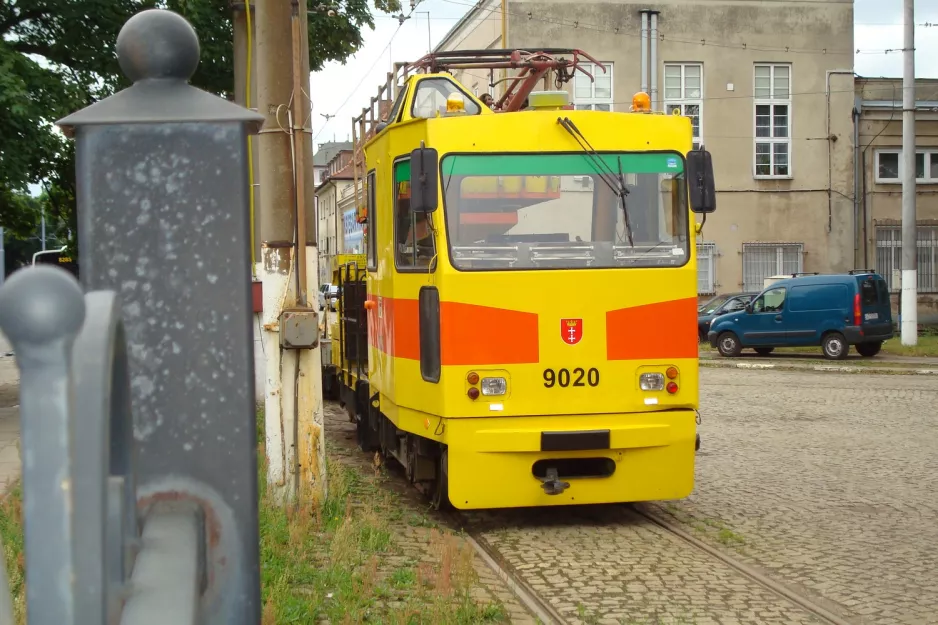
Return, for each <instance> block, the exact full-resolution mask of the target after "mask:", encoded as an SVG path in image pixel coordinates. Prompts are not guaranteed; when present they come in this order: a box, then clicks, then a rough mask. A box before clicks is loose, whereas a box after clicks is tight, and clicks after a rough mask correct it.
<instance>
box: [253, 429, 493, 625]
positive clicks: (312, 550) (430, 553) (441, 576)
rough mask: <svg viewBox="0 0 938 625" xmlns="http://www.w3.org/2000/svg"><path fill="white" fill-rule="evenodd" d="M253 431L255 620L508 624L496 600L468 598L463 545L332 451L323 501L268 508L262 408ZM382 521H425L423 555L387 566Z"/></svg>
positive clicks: (389, 556)
mask: <svg viewBox="0 0 938 625" xmlns="http://www.w3.org/2000/svg"><path fill="white" fill-rule="evenodd" d="M258 438H259V441H261V452H262V453H260V454H259V458H260V459H261V465H262V466H260V467H259V468H258V470H259V487H260V498H261V502H260V537H261V576H262V600H263V603H264V614H263V621H262V623H263V625H273V624H275V623H276V624H277V625H281V624H286V623H319V622H329V623H332V624H339V623H348V624H351V623H389V624H397V623H399V624H401V625H417V624H424V623H426V624H428V625H430V624H436V623H452V624H454V625H461V624H463V623H466V624H469V623H495V622H497V623H500V622H507V621H508V618H507V615H506V613H505V610H504V608H503V607H502V606H501V605H500V604H497V603H487V604H480V603H479V602H478V601H476V600H475V598H474V597H473V592H472V591H473V590H474V589H475V587H476V582H477V576H476V572H475V569H474V567H473V559H474V557H475V553H474V551H473V550H472V547H471V546H470V545H468V544H467V543H464V542H461V541H459V540H458V539H457V537H456V536H454V535H453V534H452V533H451V532H449V531H445V530H440V529H439V528H438V527H437V526H436V525H435V524H434V523H432V522H429V520H428V519H427V518H426V517H425V516H423V515H420V514H417V513H415V512H413V511H411V510H408V509H407V508H406V504H403V503H401V502H399V501H397V498H396V497H395V496H394V495H393V494H391V493H390V492H389V491H387V490H385V489H382V488H381V487H380V485H379V483H378V480H377V479H376V478H375V477H373V476H372V477H366V476H364V475H363V474H362V472H360V471H358V470H356V469H355V468H353V467H349V466H346V465H344V464H342V463H341V462H339V461H337V460H336V457H335V456H334V455H332V454H327V455H328V458H327V462H326V470H327V471H328V476H329V478H328V479H329V487H328V495H327V498H326V500H325V501H323V502H321V503H320V504H319V505H315V504H312V503H310V498H308V497H303V498H301V499H302V500H303V502H304V503H302V504H300V505H299V506H293V505H289V506H281V505H278V504H277V502H276V501H275V500H274V498H273V496H272V495H271V494H270V493H269V491H268V489H267V484H266V468H265V466H263V465H264V464H265V460H264V459H265V458H266V456H265V454H264V453H263V446H262V442H263V440H264V436H263V416H262V414H259V415H258ZM390 523H396V524H398V525H402V526H409V527H420V528H426V536H427V545H426V547H427V548H426V550H425V552H426V553H425V557H424V558H422V559H420V560H419V561H417V562H407V563H406V564H400V563H398V564H396V565H395V564H393V562H394V561H396V560H397V561H399V560H400V559H401V558H400V553H399V552H398V549H396V545H395V542H394V539H393V536H392V535H391V532H390V530H389V524H390Z"/></svg>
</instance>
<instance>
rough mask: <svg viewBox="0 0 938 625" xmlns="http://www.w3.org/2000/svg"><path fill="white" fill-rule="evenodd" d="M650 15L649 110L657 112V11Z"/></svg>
mask: <svg viewBox="0 0 938 625" xmlns="http://www.w3.org/2000/svg"><path fill="white" fill-rule="evenodd" d="M650 13H651V33H650V34H649V35H648V38H649V39H650V40H651V110H653V111H657V110H658V11H650Z"/></svg>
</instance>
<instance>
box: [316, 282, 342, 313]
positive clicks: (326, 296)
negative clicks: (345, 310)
mask: <svg viewBox="0 0 938 625" xmlns="http://www.w3.org/2000/svg"><path fill="white" fill-rule="evenodd" d="M338 296H339V287H338V286H336V285H334V284H328V283H327V284H321V285H319V310H325V308H326V304H329V310H335V300H336V298H337V297H338Z"/></svg>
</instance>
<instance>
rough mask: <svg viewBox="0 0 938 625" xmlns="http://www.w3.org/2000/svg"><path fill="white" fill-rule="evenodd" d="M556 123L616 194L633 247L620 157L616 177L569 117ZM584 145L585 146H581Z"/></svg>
mask: <svg viewBox="0 0 938 625" xmlns="http://www.w3.org/2000/svg"><path fill="white" fill-rule="evenodd" d="M557 123H558V124H560V125H561V126H562V127H563V129H564V130H566V131H567V132H568V133H570V136H571V137H573V138H574V140H575V141H576V142H577V144H578V145H579V146H580V149H582V150H583V151H584V152H586V155H587V156H588V157H589V161H590V164H591V165H592V166H593V170H594V171H595V172H596V173H597V174H599V177H600V179H602V181H603V182H604V183H606V186H607V187H609V190H610V191H612V192H613V193H615V194H616V198H618V202H619V205H620V206H621V207H622V214H623V215H624V216H625V232H626V234H627V235H628V237H629V245H631V246H632V247H635V243H633V241H632V225H631V223H630V221H629V209H628V207H627V206H626V203H625V196H626V195H628V194H629V188H628V186H626V184H625V176H624V175H623V174H622V157H621V156H620V157H618V161H619V175H618V176H616V174H615V173H613V171H612V169H610V168H609V166H608V165H606V163H605V162H603V160H602V159H601V158H600V157H599V154H598V153H597V152H596V150H595V149H594V148H593V146H592V145H590V142H589V140H587V138H586V137H585V136H583V133H582V132H580V129H579V128H577V127H576V124H574V123H573V122H572V121H570V118H569V117H563V118H561V117H558V118H557ZM584 143H585V144H586V145H583V144H584Z"/></svg>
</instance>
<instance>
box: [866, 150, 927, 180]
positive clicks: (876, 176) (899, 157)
mask: <svg viewBox="0 0 938 625" xmlns="http://www.w3.org/2000/svg"><path fill="white" fill-rule="evenodd" d="M883 154H895V155H896V158H897V160H898V161H899V167H898V172H899V173H898V175H897V176H896V177H895V178H881V177H880V175H879V159H880V156H882V155H883ZM915 154H916V156H917V155H919V154H922V155H923V158H924V161H925V163H924V164H925V176H924V177H923V178H919V177H916V178H915V182H916V183H917V184H938V175H936V176H932V175H931V173H932V165H933V164H934V165H935V166H936V167H938V148H922V149H917V150H915ZM902 165H903V159H902V148H882V149H877V150H876V159H875V161H874V163H873V167H874V170H873V176H874V180H875V181H876V184H902V172H903V171H904V168H903V166H902Z"/></svg>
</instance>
